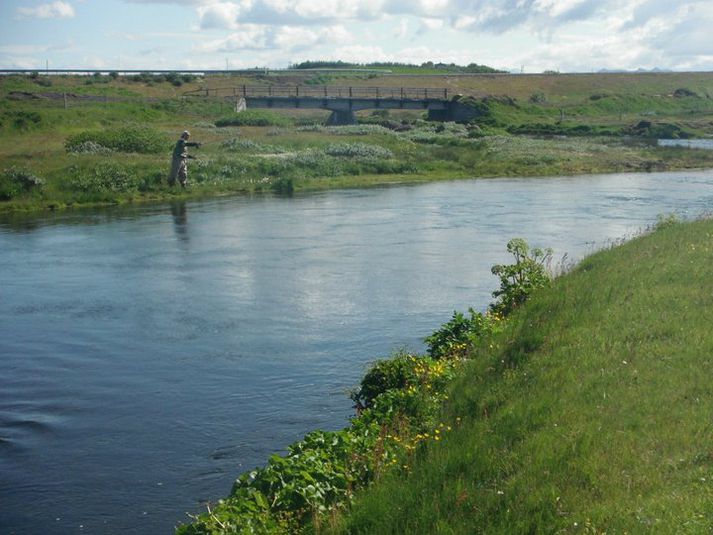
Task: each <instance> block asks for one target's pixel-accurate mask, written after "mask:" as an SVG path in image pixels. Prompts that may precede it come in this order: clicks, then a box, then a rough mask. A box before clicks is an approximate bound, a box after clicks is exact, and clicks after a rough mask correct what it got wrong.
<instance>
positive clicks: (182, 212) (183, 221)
mask: <svg viewBox="0 0 713 535" xmlns="http://www.w3.org/2000/svg"><path fill="white" fill-rule="evenodd" d="M171 215H172V216H173V228H174V230H175V231H176V236H177V237H178V239H179V240H181V241H183V242H188V215H187V209H186V202H185V201H179V202H174V203H171Z"/></svg>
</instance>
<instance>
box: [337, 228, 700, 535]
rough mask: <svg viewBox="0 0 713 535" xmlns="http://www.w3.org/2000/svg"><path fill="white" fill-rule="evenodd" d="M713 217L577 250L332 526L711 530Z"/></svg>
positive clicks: (350, 529) (371, 530) (480, 351)
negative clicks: (405, 464)
mask: <svg viewBox="0 0 713 535" xmlns="http://www.w3.org/2000/svg"><path fill="white" fill-rule="evenodd" d="M711 260H713V221H711V220H707V221H700V222H695V223H692V224H673V225H664V228H661V229H660V230H658V231H656V232H655V233H653V234H652V235H650V236H646V237H644V238H641V239H636V240H634V241H632V242H630V243H627V244H625V245H623V246H621V247H616V248H614V249H612V250H608V251H605V252H601V253H598V254H596V255H593V256H591V257H589V258H587V259H585V260H584V261H583V262H582V263H581V264H580V265H579V266H577V268H576V269H574V271H573V272H572V273H570V274H568V275H566V276H564V277H561V278H559V279H558V280H556V281H555V284H554V286H553V287H552V288H551V289H547V290H544V291H542V292H540V293H538V294H537V295H536V296H535V298H534V299H533V300H531V301H530V302H529V303H528V304H527V305H526V307H525V308H524V309H522V310H520V311H519V312H518V313H516V314H515V315H514V316H512V317H511V318H510V320H509V321H508V323H507V326H506V328H505V331H504V332H503V333H501V334H500V335H498V336H497V337H496V338H495V339H494V340H493V341H491V342H489V344H492V346H493V347H492V348H491V347H482V346H480V347H478V348H476V350H475V352H474V354H473V358H472V360H471V361H470V362H469V363H468V365H467V367H466V369H465V371H464V373H463V374H462V375H461V378H460V379H458V380H457V381H456V382H455V384H454V385H453V386H452V388H451V389H450V391H449V394H450V396H449V400H448V401H446V403H445V409H444V413H443V415H442V417H441V418H442V421H444V422H446V423H447V424H448V425H451V426H453V429H454V430H453V431H452V432H451V433H448V434H446V435H444V436H443V440H441V441H439V443H438V444H433V443H429V444H427V445H426V446H424V447H423V448H422V449H421V450H420V451H419V452H418V455H417V456H416V457H415V459H414V462H413V463H412V465H411V467H410V469H409V470H408V471H407V472H406V473H399V474H393V475H387V476H385V477H384V478H382V479H381V480H380V481H379V482H378V483H377V484H376V485H374V486H373V487H372V488H371V489H369V490H368V491H367V492H366V493H364V494H361V495H359V496H357V498H356V504H355V506H354V507H353V509H352V511H351V513H350V514H348V515H347V516H346V517H342V518H340V519H339V521H337V522H336V527H334V526H333V529H331V530H327V531H334V532H338V533H351V534H356V533H363V534H367V533H368V534H379V533H463V534H465V533H473V532H485V533H508V534H509V533H709V532H710V531H711V529H713V452H712V451H711V444H713V427H711V425H710V417H711V407H713V387H712V386H711V381H710V377H711V373H713V359H712V358H711V355H712V354H713V334H712V332H711V329H710V325H711V324H713V291H712V290H711V288H712V286H711V280H713V263H712V262H711Z"/></svg>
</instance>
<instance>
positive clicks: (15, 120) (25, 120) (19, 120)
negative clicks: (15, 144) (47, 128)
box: [8, 111, 42, 130]
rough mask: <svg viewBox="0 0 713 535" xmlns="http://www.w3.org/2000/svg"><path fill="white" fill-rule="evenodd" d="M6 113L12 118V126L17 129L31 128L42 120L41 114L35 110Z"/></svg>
mask: <svg viewBox="0 0 713 535" xmlns="http://www.w3.org/2000/svg"><path fill="white" fill-rule="evenodd" d="M8 115H9V116H10V117H11V118H12V126H14V127H15V128H17V129H19V130H27V129H29V128H33V127H35V126H37V125H39V124H40V123H41V122H42V116H41V115H40V114H39V113H37V112H36V111H16V112H12V113H9V114H8Z"/></svg>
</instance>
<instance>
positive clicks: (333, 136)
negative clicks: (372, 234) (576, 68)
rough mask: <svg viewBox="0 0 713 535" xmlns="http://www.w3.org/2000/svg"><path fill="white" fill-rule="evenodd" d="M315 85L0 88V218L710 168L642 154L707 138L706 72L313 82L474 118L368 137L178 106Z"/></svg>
mask: <svg viewBox="0 0 713 535" xmlns="http://www.w3.org/2000/svg"><path fill="white" fill-rule="evenodd" d="M314 76H316V75H315V74H314V73H302V72H296V73H292V74H285V73H281V74H279V75H263V76H256V77H253V78H246V77H232V78H231V77H221V76H213V77H208V78H194V77H189V78H187V79H186V80H183V79H176V78H175V77H174V78H170V79H168V80H166V79H160V78H156V77H150V76H139V77H111V76H91V77H79V76H75V77H72V76H56V77H42V76H36V77H34V78H32V77H23V76H4V77H0V102H1V103H2V110H3V111H2V112H1V113H0V142H1V143H0V211H8V210H34V209H38V208H62V207H68V206H77V205H92V204H114V203H127V202H138V201H155V200H164V199H165V200H170V199H178V198H180V199H185V198H199V197H207V196H217V195H231V194H254V193H261V192H275V193H283V194H284V193H287V194H289V193H291V192H294V191H300V190H314V189H326V188H335V187H339V188H343V187H370V186H379V185H385V184H395V183H415V182H422V181H432V180H441V179H453V178H464V177H498V176H542V175H568V174H583V173H602V172H618V171H651V170H674V169H686V168H702V167H711V166H713V151H704V150H690V149H682V148H661V147H656V146H655V143H654V141H653V140H654V139H655V138H656V137H671V136H673V137H687V136H693V137H705V136H712V135H713V99H712V98H711V96H712V95H713V74H710V73H670V74H664V73H658V74H655V75H654V74H650V75H644V74H642V75H542V76H509V75H484V76H480V77H473V76H471V77H468V76H449V75H444V76H418V75H410V76H388V75H373V74H369V75H368V76H365V75H361V74H339V73H333V74H329V73H328V72H327V73H324V72H320V74H319V76H320V77H321V78H320V80H319V82H320V83H324V84H327V85H353V86H360V85H361V86H363V85H366V86H371V87H377V86H378V87H396V86H397V85H400V86H405V87H448V88H449V91H451V94H453V93H456V92H461V93H463V94H466V95H471V96H473V97H474V98H475V100H474V102H475V104H476V105H478V106H480V107H481V109H482V112H483V116H482V117H481V118H480V119H479V120H477V121H476V122H475V123H474V124H471V125H455V124H452V123H450V124H438V123H427V122H425V121H423V120H422V118H421V114H420V113H416V112H394V111H392V112H385V111H381V112H379V113H372V112H361V113H360V117H359V119H360V121H361V122H363V123H366V124H361V125H358V126H354V127H337V128H326V127H323V126H320V125H321V124H322V123H323V122H324V120H325V119H326V116H327V112H321V111H313V112H310V111H304V110H294V111H291V112H290V111H289V110H288V111H285V112H280V113H279V114H278V113H277V112H269V111H267V110H255V111H252V112H250V113H248V114H247V115H245V114H244V115H239V116H235V115H234V114H233V113H232V111H231V103H230V102H228V101H225V100H217V99H186V100H183V99H181V98H180V96H181V94H182V93H183V92H184V91H187V90H192V89H197V88H201V87H202V88H215V87H230V86H239V85H242V84H252V85H271V84H285V83H290V84H305V85H310V84H312V85H311V86H313V84H314V80H313V77H314ZM65 94H68V95H69V97H68V100H67V104H66V107H65V100H64V95H65ZM231 124H232V125H233V126H223V127H217V126H216V125H231ZM185 128H188V129H190V130H191V131H192V133H193V139H194V140H196V141H201V142H203V143H204V145H203V147H201V148H200V149H197V150H194V151H192V152H193V154H194V155H195V156H196V157H197V160H195V161H192V162H191V164H192V165H191V168H190V188H189V189H188V190H186V191H183V190H179V189H171V188H169V187H168V186H167V184H166V174H167V171H168V167H169V156H170V151H171V146H172V143H173V142H174V141H175V139H176V138H177V136H178V134H179V133H180V132H181V131H183V130H184V129H185ZM553 136H556V137H553ZM136 140H138V142H135V143H133V144H132V143H126V141H129V142H131V141H136Z"/></svg>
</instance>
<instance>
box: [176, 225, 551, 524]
mask: <svg viewBox="0 0 713 535" xmlns="http://www.w3.org/2000/svg"><path fill="white" fill-rule="evenodd" d="M507 248H508V251H509V252H510V253H512V254H513V256H514V258H515V263H514V264H512V265H498V266H494V267H493V273H494V274H496V275H498V276H499V277H500V281H501V285H500V289H499V290H498V291H496V292H495V293H494V294H493V295H494V296H496V297H497V300H496V301H495V302H494V303H493V304H492V306H491V307H490V310H489V311H488V312H487V313H480V312H475V311H474V310H472V309H471V310H469V317H466V316H465V315H463V314H461V313H458V312H456V313H454V315H453V318H452V319H451V320H450V321H449V322H447V323H446V324H444V325H443V326H441V328H440V329H438V330H437V331H436V332H434V333H433V334H432V335H431V336H429V337H428V338H426V340H425V341H426V344H427V345H428V354H427V355H413V354H408V353H399V354H397V355H395V356H393V357H392V358H389V359H385V360H380V361H377V362H376V363H374V364H373V365H372V367H371V368H370V369H369V370H368V372H367V373H366V375H365V376H364V378H363V379H362V381H361V383H360V385H359V387H358V388H357V389H355V390H354V391H353V392H352V396H351V397H352V400H353V401H354V402H355V408H356V409H357V414H356V416H355V417H353V418H352V419H351V422H350V425H349V426H348V427H346V428H345V429H343V430H341V431H337V432H324V431H314V432H312V433H310V434H308V435H307V436H306V437H305V438H304V439H303V440H301V441H299V442H297V443H295V444H292V445H291V446H289V447H288V448H287V454H286V455H284V456H280V455H273V456H272V457H271V458H270V459H269V461H268V463H267V465H266V466H265V467H264V468H258V469H256V470H253V471H251V472H248V473H245V474H243V475H241V476H240V477H239V478H238V479H237V481H236V482H235V484H234V485H233V489H232V491H231V494H230V496H229V497H228V498H227V499H225V500H222V501H220V502H219V503H218V504H217V505H216V506H215V507H213V508H210V507H209V508H208V512H207V513H205V514H203V515H200V516H197V517H195V522H194V523H193V524H190V525H187V526H182V527H180V528H179V529H178V532H179V533H181V534H183V535H190V534H207V533H226V534H227V533H274V534H278V533H301V532H313V531H320V529H321V527H322V526H323V525H325V524H329V523H331V522H332V521H333V520H334V518H335V515H338V514H339V513H340V511H343V510H345V509H346V508H347V507H348V506H349V505H350V504H351V503H352V500H353V499H354V497H355V495H356V493H357V492H359V491H360V490H363V489H364V488H366V487H367V486H368V485H370V484H372V483H373V482H374V481H377V480H378V479H380V478H381V477H384V476H385V475H386V474H389V473H395V474H401V475H403V474H407V473H408V472H409V470H410V466H411V463H412V462H413V460H414V455H416V454H417V452H418V451H419V450H420V449H421V448H422V446H423V444H425V443H427V442H429V441H433V442H439V441H441V440H442V439H443V438H444V437H445V435H446V434H448V433H450V432H451V431H452V430H453V425H457V424H456V423H453V424H452V425H446V424H445V423H443V422H442V421H441V420H440V414H441V407H442V404H443V402H444V401H445V400H447V399H448V395H447V394H446V391H447V390H448V389H449V387H450V385H451V383H452V382H453V380H454V379H455V377H457V376H458V375H459V374H460V373H462V370H463V366H464V363H465V362H466V358H467V356H468V353H469V352H470V348H471V347H473V345H474V344H478V343H482V342H483V341H484V340H486V339H490V338H491V337H492V336H493V335H494V334H495V333H497V332H499V331H500V330H501V329H502V325H503V324H504V318H506V317H507V314H508V313H509V312H511V311H513V310H515V309H516V308H519V307H520V306H521V305H522V304H524V302H525V301H526V300H527V296H528V295H529V294H530V293H531V292H532V291H534V290H536V289H538V288H543V287H546V286H548V285H549V283H550V277H549V276H548V274H547V271H546V269H545V262H546V261H547V260H548V259H549V252H544V251H542V250H540V249H534V250H532V251H530V248H529V246H528V245H527V243H525V241H523V240H521V239H514V240H512V241H511V242H510V243H509V244H508V247H507Z"/></svg>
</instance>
